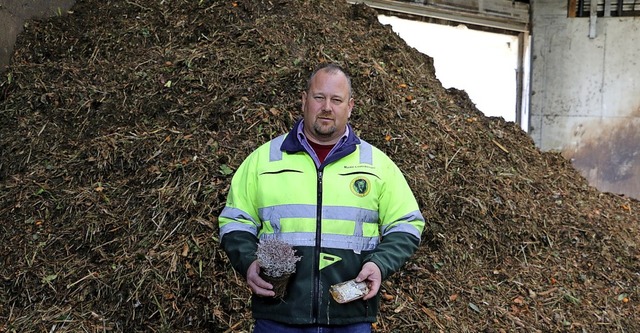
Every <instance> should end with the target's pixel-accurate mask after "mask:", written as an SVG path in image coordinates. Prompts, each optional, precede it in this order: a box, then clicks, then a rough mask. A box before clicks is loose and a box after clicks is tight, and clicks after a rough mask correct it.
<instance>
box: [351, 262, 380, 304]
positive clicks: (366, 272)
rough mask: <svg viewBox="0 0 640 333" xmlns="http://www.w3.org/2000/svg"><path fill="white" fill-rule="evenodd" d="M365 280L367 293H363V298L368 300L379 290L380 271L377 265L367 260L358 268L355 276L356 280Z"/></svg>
mask: <svg viewBox="0 0 640 333" xmlns="http://www.w3.org/2000/svg"><path fill="white" fill-rule="evenodd" d="M361 281H367V284H368V285H369V293H368V294H366V295H364V297H363V298H362V299H363V300H368V299H370V298H373V297H374V296H375V295H376V294H377V293H378V290H380V285H381V284H382V272H380V268H379V267H378V265H376V264H374V263H373V262H371V261H369V262H367V263H366V264H364V266H362V269H361V270H360V273H358V276H357V277H356V282H361Z"/></svg>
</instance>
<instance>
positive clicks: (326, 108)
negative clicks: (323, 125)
mask: <svg viewBox="0 0 640 333" xmlns="http://www.w3.org/2000/svg"><path fill="white" fill-rule="evenodd" d="M322 110H323V111H331V99H330V98H327V99H325V101H324V104H322Z"/></svg>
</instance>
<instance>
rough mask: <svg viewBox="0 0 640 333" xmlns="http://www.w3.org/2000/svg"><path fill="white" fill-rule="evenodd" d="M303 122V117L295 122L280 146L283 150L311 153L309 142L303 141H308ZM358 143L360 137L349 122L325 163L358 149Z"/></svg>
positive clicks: (291, 152)
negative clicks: (303, 129)
mask: <svg viewBox="0 0 640 333" xmlns="http://www.w3.org/2000/svg"><path fill="white" fill-rule="evenodd" d="M302 122H303V119H300V120H298V121H297V122H296V123H295V125H293V128H292V129H291V131H289V134H288V135H287V137H286V138H285V139H284V141H283V142H282V145H281V146H280V150H281V151H284V152H287V153H289V154H293V153H298V152H302V151H304V152H307V153H309V152H308V149H311V148H310V146H309V144H308V143H307V142H304V143H303V141H306V140H307V138H306V137H305V135H304V133H303V131H302V128H303V124H302ZM358 144H360V139H359V138H358V137H357V136H356V134H355V132H354V131H353V128H352V127H351V125H349V124H347V131H346V133H345V135H344V136H343V137H342V138H340V140H339V141H338V142H337V143H336V147H334V149H333V152H332V153H331V154H330V155H329V156H327V159H326V160H325V163H324V164H326V163H327V162H331V161H335V160H337V159H340V158H342V157H344V156H347V155H349V154H351V153H352V152H354V151H355V150H356V145H358ZM306 147H309V148H306Z"/></svg>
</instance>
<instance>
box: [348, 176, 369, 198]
mask: <svg viewBox="0 0 640 333" xmlns="http://www.w3.org/2000/svg"><path fill="white" fill-rule="evenodd" d="M349 187H350V188H351V192H353V194H355V195H357V196H359V197H364V196H366V195H367V194H369V190H371V182H369V179H367V178H365V177H362V176H360V177H356V178H354V179H353V180H352V181H351V185H350V186H349Z"/></svg>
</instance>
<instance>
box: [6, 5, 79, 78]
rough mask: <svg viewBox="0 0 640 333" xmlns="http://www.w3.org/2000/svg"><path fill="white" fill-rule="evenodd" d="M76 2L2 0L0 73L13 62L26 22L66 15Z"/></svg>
mask: <svg viewBox="0 0 640 333" xmlns="http://www.w3.org/2000/svg"><path fill="white" fill-rule="evenodd" d="M74 3H75V0H0V72H4V71H5V70H6V68H7V66H8V65H9V63H10V61H11V56H12V55H13V46H14V44H15V42H16V37H17V36H18V34H19V33H20V32H22V28H23V27H24V24H25V21H28V20H30V19H38V18H46V17H51V16H55V15H60V14H63V15H64V14H66V13H67V11H68V10H69V9H71V7H72V6H73V4H74Z"/></svg>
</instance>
